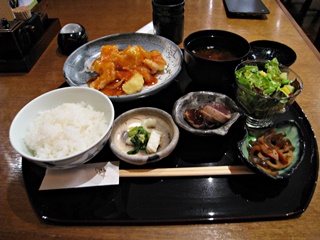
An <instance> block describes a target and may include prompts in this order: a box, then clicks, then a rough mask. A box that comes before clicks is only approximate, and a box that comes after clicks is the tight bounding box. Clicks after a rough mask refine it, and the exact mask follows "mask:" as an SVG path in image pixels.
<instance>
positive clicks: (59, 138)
mask: <svg viewBox="0 0 320 240" xmlns="http://www.w3.org/2000/svg"><path fill="white" fill-rule="evenodd" d="M106 128H107V121H106V118H105V116H104V113H103V112H99V111H95V110H94V109H93V107H92V106H91V105H88V104H85V103H84V102H81V103H64V104H62V105H60V106H58V107H56V108H53V109H51V110H46V111H43V112H40V113H39V116H37V117H36V119H35V120H34V121H33V122H32V123H31V124H30V126H29V127H28V129H27V132H26V136H25V144H26V145H27V147H28V149H29V150H30V151H31V152H32V153H33V155H34V157H38V158H44V159H53V158H62V157H66V156H69V155H72V154H75V153H78V152H81V151H83V150H84V149H86V148H87V147H89V146H90V145H92V144H93V143H94V142H96V141H97V140H98V139H99V138H100V137H101V136H102V135H103V133H104V132H105V130H106Z"/></svg>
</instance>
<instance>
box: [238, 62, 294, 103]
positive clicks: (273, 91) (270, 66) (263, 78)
mask: <svg viewBox="0 0 320 240" xmlns="http://www.w3.org/2000/svg"><path fill="white" fill-rule="evenodd" d="M264 67H265V70H259V68H258V66H249V65H247V66H244V67H243V68H241V69H238V70H237V71H236V72H235V75H236V78H237V79H238V83H239V84H242V85H243V86H245V87H246V88H248V89H250V90H252V91H254V92H257V93H262V94H263V95H266V96H273V97H277V96H284V97H287V96H289V95H290V94H292V93H293V92H294V91H295V88H294V87H293V88H292V86H291V85H290V84H291V83H292V80H290V79H288V78H287V73H286V72H281V70H280V68H279V62H278V60H277V59H276V58H274V59H272V60H271V61H269V62H267V63H266V64H265V66H264ZM285 85H290V86H291V87H290V88H286V89H285V90H284V89H283V87H284V86H285ZM288 89H289V90H290V92H288Z"/></svg>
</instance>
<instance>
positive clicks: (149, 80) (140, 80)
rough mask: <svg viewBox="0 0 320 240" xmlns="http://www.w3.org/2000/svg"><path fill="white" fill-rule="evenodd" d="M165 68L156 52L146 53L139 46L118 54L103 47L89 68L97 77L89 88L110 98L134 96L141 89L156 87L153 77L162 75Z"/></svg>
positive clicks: (116, 47)
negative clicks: (158, 74)
mask: <svg viewBox="0 0 320 240" xmlns="http://www.w3.org/2000/svg"><path fill="white" fill-rule="evenodd" d="M166 65H167V63H166V61H165V60H164V58H163V56H162V54H161V53H160V52H159V51H157V50H153V51H151V52H148V51H146V50H145V49H144V48H143V47H141V46H139V45H136V46H131V45H129V46H128V47H127V48H126V49H124V50H119V48H118V46H116V45H105V46H102V48H101V54H100V57H99V58H97V59H96V60H95V61H94V62H93V63H92V65H91V68H90V70H92V71H94V72H96V73H98V74H99V76H98V77H96V78H94V79H90V80H89V82H88V85H89V87H91V88H94V89H97V90H100V91H102V92H104V93H105V94H107V95H109V96H119V95H124V94H134V93H137V92H140V91H141V89H142V88H143V86H151V85H154V84H156V83H157V82H158V79H157V78H156V76H155V75H156V74H157V73H160V72H162V71H164V69H165V67H166Z"/></svg>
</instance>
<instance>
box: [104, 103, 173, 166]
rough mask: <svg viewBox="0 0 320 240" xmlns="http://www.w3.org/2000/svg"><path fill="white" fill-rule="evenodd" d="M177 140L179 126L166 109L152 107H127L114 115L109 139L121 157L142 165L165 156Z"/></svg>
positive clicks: (115, 152) (116, 153) (113, 148)
mask: <svg viewBox="0 0 320 240" xmlns="http://www.w3.org/2000/svg"><path fill="white" fill-rule="evenodd" d="M178 140H179V128H178V127H177V125H176V124H175V122H174V121H173V119H172V117H171V115H170V114H168V113H167V112H165V111H163V110H161V109H158V108H151V107H143V108H136V109H132V110H129V111H127V112H125V113H123V114H121V115H120V116H119V117H117V118H116V120H115V121H114V125H113V130H112V133H111V136H110V139H109V143H110V148H111V150H112V152H113V153H114V154H115V155H116V156H117V157H118V158H119V159H121V160H123V161H125V162H128V163H131V164H135V165H143V164H147V163H151V162H157V161H159V160H161V159H163V158H165V157H167V156H168V155H169V154H170V153H171V152H172V151H173V150H174V149H175V147H176V145H177V143H178Z"/></svg>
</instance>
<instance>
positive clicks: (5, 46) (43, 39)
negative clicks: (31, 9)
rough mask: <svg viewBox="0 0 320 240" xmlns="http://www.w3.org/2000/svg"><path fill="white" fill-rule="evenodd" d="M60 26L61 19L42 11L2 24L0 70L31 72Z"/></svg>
mask: <svg viewBox="0 0 320 240" xmlns="http://www.w3.org/2000/svg"><path fill="white" fill-rule="evenodd" d="M60 28H61V26H60V22H59V19H50V18H48V16H47V15H46V14H45V15H44V14H42V13H33V14H32V17H31V18H29V19H27V20H24V21H19V20H13V21H11V22H9V25H8V27H5V26H0V43H1V44H0V72H29V71H30V70H31V68H32V66H33V65H34V63H35V62H36V60H37V59H38V58H39V57H40V55H41V54H42V52H43V51H44V50H45V48H46V47H47V46H48V45H49V43H50V42H51V40H52V39H53V38H54V37H55V35H56V33H58V31H59V30H60Z"/></svg>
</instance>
